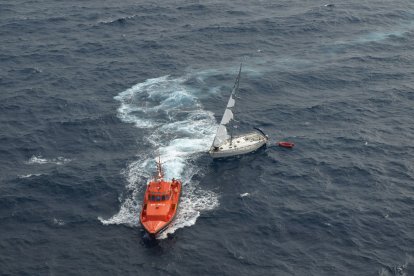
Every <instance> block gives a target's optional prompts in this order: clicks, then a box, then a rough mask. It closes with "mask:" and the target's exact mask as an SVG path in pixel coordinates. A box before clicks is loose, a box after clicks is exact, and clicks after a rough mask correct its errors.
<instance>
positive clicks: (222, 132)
mask: <svg viewBox="0 0 414 276" xmlns="http://www.w3.org/2000/svg"><path fill="white" fill-rule="evenodd" d="M241 68H242V65H241V64H240V70H239V74H238V75H237V78H236V82H235V84H234V87H233V90H232V91H231V94H230V98H229V101H228V103H227V106H226V110H225V111H224V114H223V118H221V122H220V126H219V128H218V129H217V133H216V137H214V141H213V147H219V146H220V145H221V144H223V143H224V142H225V141H226V140H227V139H229V138H230V135H228V133H227V128H226V125H227V124H229V123H230V122H231V120H233V118H234V115H233V112H232V110H231V108H233V107H234V105H235V103H236V100H235V99H234V96H235V95H236V92H237V90H238V89H239V81H240V74H241Z"/></svg>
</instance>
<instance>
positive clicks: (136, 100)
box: [99, 76, 218, 238]
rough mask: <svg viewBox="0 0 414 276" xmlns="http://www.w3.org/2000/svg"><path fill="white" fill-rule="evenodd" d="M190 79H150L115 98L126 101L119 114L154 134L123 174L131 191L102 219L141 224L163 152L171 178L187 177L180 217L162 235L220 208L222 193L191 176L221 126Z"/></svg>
mask: <svg viewBox="0 0 414 276" xmlns="http://www.w3.org/2000/svg"><path fill="white" fill-rule="evenodd" d="M186 80H187V78H186V77H183V78H171V77H169V76H163V77H159V78H154V79H148V80H146V81H144V82H142V83H138V84H136V85H134V86H133V87H131V88H129V89H127V90H125V91H123V92H121V93H120V94H119V95H117V96H116V97H115V99H116V100H118V101H119V102H120V103H121V104H120V107H119V108H118V116H119V118H120V119H121V120H122V121H124V122H126V123H133V124H134V125H135V127H138V128H141V129H147V131H148V130H149V132H150V133H151V134H150V135H149V136H148V137H146V140H147V142H148V145H149V148H148V147H147V148H145V147H143V148H141V149H140V152H139V153H138V158H137V160H136V161H134V162H132V163H130V164H129V166H128V167H127V168H126V169H125V170H124V172H123V174H124V175H125V177H126V179H127V181H128V184H127V186H126V189H127V194H128V195H127V196H126V197H125V198H123V199H121V200H120V201H121V207H120V210H119V212H118V213H117V214H115V215H114V216H112V217H111V218H109V219H103V218H99V220H100V221H101V222H102V223H103V224H105V225H107V224H126V225H129V226H138V225H139V212H140V210H141V203H142V197H143V194H144V191H145V188H146V184H147V182H148V181H149V180H150V178H151V176H152V174H153V172H154V170H155V159H154V158H155V157H156V156H157V155H158V153H159V154H160V156H161V160H162V162H163V168H164V171H165V177H166V179H171V178H173V177H174V178H177V179H181V180H182V181H183V192H182V196H181V202H180V208H179V210H178V213H177V216H176V218H175V220H174V221H173V222H172V223H171V225H170V227H169V228H168V229H167V230H166V231H165V232H164V233H163V234H162V235H161V236H160V238H165V237H166V236H167V234H168V233H173V232H174V231H175V230H176V229H178V228H182V227H185V226H191V225H193V224H194V223H195V222H196V220H197V218H198V217H199V216H200V212H203V211H207V210H211V209H214V208H215V207H217V206H218V197H217V195H216V194H215V193H214V192H211V191H205V190H203V189H201V188H200V187H199V185H198V182H197V181H194V180H192V177H193V176H194V175H195V174H201V173H202V172H201V171H202V170H201V168H199V167H197V165H195V164H194V163H195V162H192V161H194V160H196V158H197V157H199V156H200V154H204V153H205V152H206V151H207V150H208V148H209V147H210V145H211V142H212V139H213V137H214V134H215V131H216V127H217V125H216V122H215V119H214V116H213V114H212V113H211V112H209V111H206V110H204V109H203V106H202V105H201V103H200V101H199V100H198V98H197V94H198V93H200V91H198V90H197V89H196V88H192V87H190V86H189V85H187V84H186Z"/></svg>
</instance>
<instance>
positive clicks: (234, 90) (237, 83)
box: [230, 63, 243, 146]
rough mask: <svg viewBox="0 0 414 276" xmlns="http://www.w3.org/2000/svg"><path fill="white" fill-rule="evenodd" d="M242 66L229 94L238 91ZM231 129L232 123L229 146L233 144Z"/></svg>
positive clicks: (231, 130) (231, 129)
mask: <svg viewBox="0 0 414 276" xmlns="http://www.w3.org/2000/svg"><path fill="white" fill-rule="evenodd" d="M242 65H243V63H240V69H239V74H238V75H237V78H236V82H235V83H234V86H233V90H232V92H231V93H232V94H233V95H235V94H236V92H238V91H239V83H240V75H241V69H242ZM233 127H234V124H233V123H232V124H231V128H230V146H231V145H232V143H233Z"/></svg>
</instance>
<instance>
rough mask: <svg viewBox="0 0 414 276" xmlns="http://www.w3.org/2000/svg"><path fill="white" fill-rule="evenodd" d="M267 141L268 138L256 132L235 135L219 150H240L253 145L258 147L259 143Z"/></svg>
mask: <svg viewBox="0 0 414 276" xmlns="http://www.w3.org/2000/svg"><path fill="white" fill-rule="evenodd" d="M262 143H266V138H265V137H264V136H263V135H261V134H259V133H256V132H252V133H248V134H244V135H240V136H236V137H233V139H231V140H230V139H229V140H226V141H225V142H224V143H223V144H222V145H220V147H219V151H228V150H231V151H238V150H242V151H243V150H245V149H248V148H251V147H256V146H257V144H262Z"/></svg>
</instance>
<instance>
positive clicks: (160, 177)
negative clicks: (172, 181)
mask: <svg viewBox="0 0 414 276" xmlns="http://www.w3.org/2000/svg"><path fill="white" fill-rule="evenodd" d="M163 178H164V173H163V171H162V167H161V157H160V156H158V161H157V175H156V176H155V179H157V180H161V179H163Z"/></svg>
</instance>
